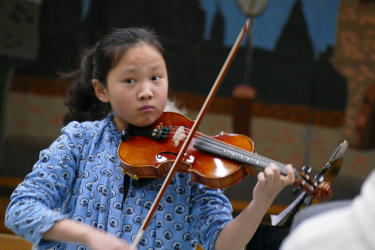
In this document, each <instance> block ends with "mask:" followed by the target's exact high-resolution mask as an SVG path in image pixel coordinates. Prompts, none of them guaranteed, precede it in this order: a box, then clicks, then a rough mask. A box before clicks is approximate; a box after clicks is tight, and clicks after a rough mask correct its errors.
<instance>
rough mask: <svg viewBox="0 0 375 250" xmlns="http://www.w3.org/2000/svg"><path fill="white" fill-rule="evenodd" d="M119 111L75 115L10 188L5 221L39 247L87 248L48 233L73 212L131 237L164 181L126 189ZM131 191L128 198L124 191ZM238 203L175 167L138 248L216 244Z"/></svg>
mask: <svg viewBox="0 0 375 250" xmlns="http://www.w3.org/2000/svg"><path fill="white" fill-rule="evenodd" d="M112 120H113V115H112V114H110V115H109V116H108V117H107V118H105V119H103V120H101V121H94V122H82V123H79V122H71V123H69V124H68V125H67V126H66V127H64V128H63V129H62V135H61V136H60V137H59V138H57V139H56V141H54V142H53V143H52V144H51V146H50V147H49V148H47V149H45V150H42V151H41V152H40V155H39V160H38V161H37V162H36V164H35V165H34V167H33V171H32V172H31V173H29V174H28V175H27V176H26V178H25V180H24V181H23V182H22V183H21V184H20V185H19V186H18V187H17V188H16V189H15V191H14V192H13V194H12V195H11V202H10V204H9V206H8V209H7V211H6V217H5V220H6V222H5V223H6V226H7V227H9V228H10V229H11V230H13V231H14V232H15V233H16V234H18V235H20V236H22V237H24V238H26V239H27V240H28V241H30V242H32V243H34V245H37V246H38V247H39V249H81V250H82V249H89V248H88V246H87V245H85V244H82V243H78V244H77V243H65V242H54V241H48V240H44V239H42V234H43V233H44V232H46V231H47V230H49V229H50V228H51V227H52V226H53V224H54V223H56V222H57V221H59V220H61V219H63V218H70V219H72V220H75V221H77V222H81V223H86V224H88V225H91V226H93V227H96V228H98V229H100V230H104V231H106V232H108V233H111V234H113V235H116V236H117V237H121V238H122V239H124V240H126V241H127V242H129V243H131V242H132V241H133V240H134V238H135V236H136V234H137V233H138V230H139V229H140V227H141V224H142V222H143V220H144V218H145V217H146V215H147V213H148V211H149V209H150V207H151V205H152V203H153V201H154V199H155V197H156V195H157V193H158V191H159V189H160V187H161V185H162V180H158V179H151V180H147V181H135V180H132V179H130V184H129V189H128V192H127V193H126V194H125V195H124V189H125V188H124V175H123V174H122V171H121V170H122V169H121V166H120V160H119V158H118V156H117V148H118V146H119V144H120V142H121V133H120V132H119V131H118V130H117V129H116V128H115V126H114V124H113V122H112ZM124 196H126V197H124ZM231 220H232V207H231V205H230V203H229V201H228V199H227V198H226V197H225V196H224V194H223V193H222V191H221V190H219V189H208V188H205V187H204V186H203V185H201V184H196V183H192V181H191V177H190V175H189V174H185V173H177V174H175V176H174V177H173V180H172V182H171V184H170V185H169V187H168V188H167V190H166V192H165V194H164V197H163V198H162V200H161V202H160V204H159V205H158V207H157V210H156V212H155V214H154V216H153V218H152V220H151V222H150V225H149V226H148V227H147V229H146V231H145V233H144V235H143V237H142V239H141V241H140V243H139V246H138V248H139V249H192V248H195V245H196V244H197V243H199V244H200V245H201V246H202V247H203V248H204V249H213V248H214V244H215V241H216V238H217V236H218V234H219V232H220V231H221V230H222V229H223V227H224V226H225V225H226V224H227V223H229V222H230V221H231Z"/></svg>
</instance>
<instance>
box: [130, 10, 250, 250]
mask: <svg viewBox="0 0 375 250" xmlns="http://www.w3.org/2000/svg"><path fill="white" fill-rule="evenodd" d="M249 26H250V17H249V18H248V19H247V20H246V22H245V24H244V26H243V27H242V29H241V31H240V33H239V34H238V36H237V39H236V41H235V43H234V45H233V46H232V49H231V51H230V52H229V54H228V56H227V59H226V60H225V63H224V64H223V66H222V68H221V70H220V72H219V74H218V76H217V78H216V80H215V83H214V84H213V86H212V87H211V90H210V92H209V94H208V96H207V97H206V100H205V101H204V103H203V106H202V107H201V110H200V111H199V113H198V115H197V118H196V119H195V121H194V123H193V126H192V127H191V130H190V133H189V134H188V135H187V137H186V139H185V142H184V144H183V145H182V147H181V149H180V151H179V153H178V155H177V157H176V159H175V161H174V162H173V165H172V167H171V169H170V170H169V172H168V174H167V176H166V178H165V180H164V183H163V185H162V186H161V188H160V191H159V193H158V194H157V196H156V198H155V200H154V203H153V204H152V206H151V208H150V211H149V212H148V214H147V216H146V218H145V220H144V221H143V223H142V225H141V228H140V229H139V231H138V233H137V235H136V237H135V239H134V241H133V243H132V247H133V248H136V247H137V246H138V244H139V242H140V240H141V238H142V236H143V234H144V232H145V231H146V228H147V227H148V225H149V224H150V221H151V218H152V216H153V215H154V213H155V211H156V208H157V206H158V204H159V203H160V201H161V198H162V197H163V195H164V193H165V191H166V190H167V187H168V185H169V184H170V182H171V180H172V178H173V175H174V174H175V173H176V171H177V166H178V165H179V164H180V163H181V160H182V157H183V155H184V153H185V152H186V150H187V148H188V146H189V144H190V142H191V140H192V139H193V136H194V134H195V132H196V130H197V129H198V126H199V124H200V122H201V121H202V119H203V115H204V114H205V113H206V111H207V109H208V107H209V105H210V104H211V102H212V100H213V98H214V96H215V94H216V92H217V90H218V89H219V87H220V84H221V82H222V81H223V79H224V76H225V74H226V73H227V71H228V69H229V66H230V64H231V63H232V61H233V59H234V56H235V55H236V53H237V50H238V48H239V46H240V44H241V41H242V40H243V38H244V37H245V35H246V33H247V30H248V29H249Z"/></svg>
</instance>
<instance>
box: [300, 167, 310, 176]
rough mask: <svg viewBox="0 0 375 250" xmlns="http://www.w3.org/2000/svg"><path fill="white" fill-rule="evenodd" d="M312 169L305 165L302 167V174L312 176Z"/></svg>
mask: <svg viewBox="0 0 375 250" xmlns="http://www.w3.org/2000/svg"><path fill="white" fill-rule="evenodd" d="M311 169H312V168H311V167H310V166H306V165H304V166H302V169H301V171H302V173H305V174H310V173H311Z"/></svg>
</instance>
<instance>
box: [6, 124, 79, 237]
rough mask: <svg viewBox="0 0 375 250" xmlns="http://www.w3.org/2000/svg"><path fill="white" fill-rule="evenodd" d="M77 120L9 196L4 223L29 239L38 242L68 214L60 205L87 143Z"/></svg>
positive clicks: (41, 155)
mask: <svg viewBox="0 0 375 250" xmlns="http://www.w3.org/2000/svg"><path fill="white" fill-rule="evenodd" d="M78 127H79V124H78V123H76V122H75V123H74V122H73V123H70V124H69V125H67V127H65V128H63V129H62V135H61V136H60V137H59V138H57V139H56V140H55V141H54V142H53V143H52V144H51V146H50V147H49V148H47V149H45V150H42V151H41V152H40V154H39V160H38V161H37V162H36V163H35V165H34V167H33V170H32V172H31V173H29V174H28V175H27V176H26V177H25V179H24V181H23V182H22V183H20V184H19V185H18V187H17V188H16V189H15V190H14V192H13V193H12V195H11V197H10V203H9V205H8V208H7V210H6V215H5V225H6V226H7V227H8V228H9V229H11V230H12V231H13V232H15V233H16V234H18V235H20V236H21V237H24V238H25V239H26V240H28V241H30V242H32V243H34V244H38V243H39V242H40V240H41V238H42V234H43V233H44V232H46V231H48V230H49V229H50V228H51V227H52V226H53V225H54V224H55V223H56V222H57V221H59V220H61V219H63V218H65V217H67V213H66V214H65V215H64V214H63V213H62V212H61V209H60V208H61V206H62V204H63V203H64V202H65V201H66V199H67V197H68V196H69V194H70V192H71V190H70V189H71V184H72V182H73V181H74V179H75V169H76V166H77V163H78V162H79V155H80V151H82V147H83V145H84V140H85V139H84V131H83V130H82V129H78Z"/></svg>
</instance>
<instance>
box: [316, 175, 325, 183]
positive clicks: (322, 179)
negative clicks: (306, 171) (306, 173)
mask: <svg viewBox="0 0 375 250" xmlns="http://www.w3.org/2000/svg"><path fill="white" fill-rule="evenodd" d="M316 181H317V182H318V183H322V182H323V181H324V176H323V175H318V176H317V179H316Z"/></svg>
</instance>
